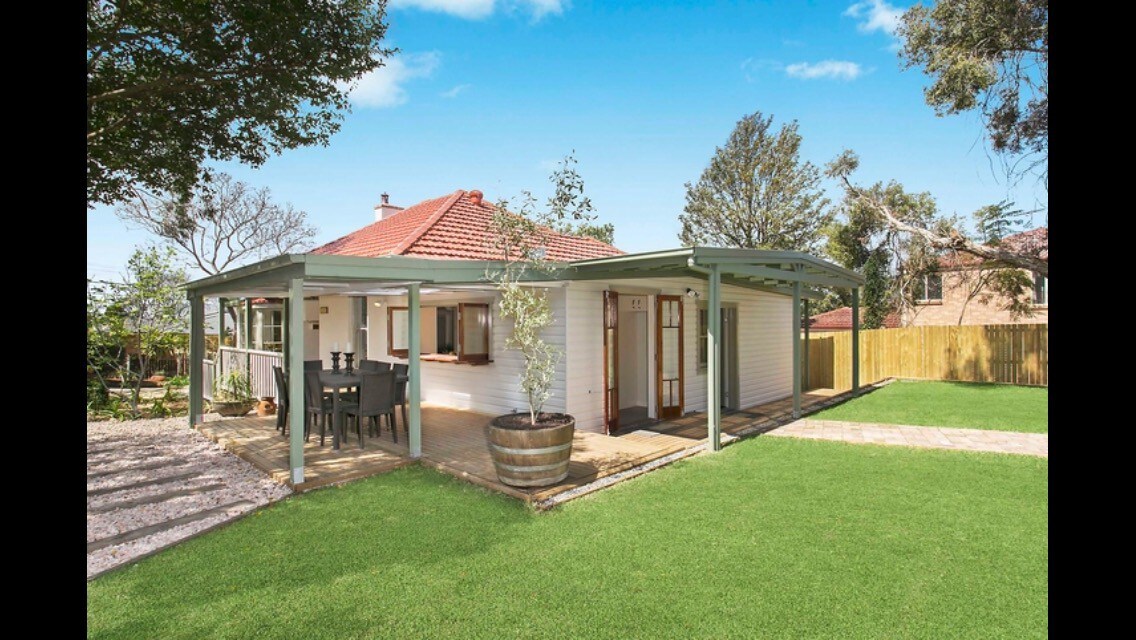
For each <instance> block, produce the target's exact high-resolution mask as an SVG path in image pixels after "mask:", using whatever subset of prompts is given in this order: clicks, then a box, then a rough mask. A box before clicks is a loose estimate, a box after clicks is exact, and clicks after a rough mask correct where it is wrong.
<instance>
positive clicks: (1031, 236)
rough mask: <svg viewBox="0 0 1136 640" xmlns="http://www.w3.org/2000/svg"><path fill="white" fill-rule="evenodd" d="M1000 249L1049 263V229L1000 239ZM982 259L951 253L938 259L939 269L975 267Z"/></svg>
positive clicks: (967, 254) (1045, 228)
mask: <svg viewBox="0 0 1136 640" xmlns="http://www.w3.org/2000/svg"><path fill="white" fill-rule="evenodd" d="M1001 246H1002V248H1003V249H1008V250H1010V251H1013V252H1015V253H1029V254H1033V255H1036V256H1037V257H1039V258H1041V259H1042V260H1045V261H1046V262H1049V227H1038V228H1037V229H1030V230H1029V231H1021V232H1019V233H1015V234H1011V235H1008V236H1006V237H1005V238H1002V245H1001ZM981 263H982V259H981V258H978V257H977V256H972V255H970V254H969V253H961V252H957V253H951V254H948V255H945V256H941V257H940V258H939V267H940V268H941V269H962V268H965V267H975V266H978V265H979V264H981Z"/></svg>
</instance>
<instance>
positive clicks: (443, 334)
mask: <svg viewBox="0 0 1136 640" xmlns="http://www.w3.org/2000/svg"><path fill="white" fill-rule="evenodd" d="M436 318H437V320H436V323H437V325H438V327H437V335H438V353H441V354H444V355H450V354H457V352H458V351H457V346H458V309H457V307H438V310H437V315H436Z"/></svg>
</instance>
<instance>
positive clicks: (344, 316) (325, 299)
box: [304, 296, 353, 369]
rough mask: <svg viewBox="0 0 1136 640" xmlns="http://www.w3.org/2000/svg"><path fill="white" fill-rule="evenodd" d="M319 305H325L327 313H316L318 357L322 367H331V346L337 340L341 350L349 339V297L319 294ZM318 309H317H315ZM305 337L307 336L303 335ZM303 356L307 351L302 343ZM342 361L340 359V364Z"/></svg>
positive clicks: (350, 332) (350, 328) (350, 329)
mask: <svg viewBox="0 0 1136 640" xmlns="http://www.w3.org/2000/svg"><path fill="white" fill-rule="evenodd" d="M319 307H327V313H320V314H316V318H318V319H319V358H320V360H322V361H323V368H324V369H330V368H331V346H332V344H334V343H336V342H338V343H339V349H340V351H342V350H343V349H344V348H345V347H346V346H347V341H348V340H350V339H351V335H352V333H353V332H352V327H350V326H349V325H350V324H351V298H349V297H347V296H320V299H319ZM317 311H318V309H317ZM304 337H305V338H307V336H306V335H305V336H304ZM304 353H305V356H306V355H307V353H308V347H307V345H304ZM342 364H343V362H342V361H340V365H342Z"/></svg>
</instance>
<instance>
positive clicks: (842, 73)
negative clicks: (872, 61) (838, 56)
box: [785, 60, 864, 80]
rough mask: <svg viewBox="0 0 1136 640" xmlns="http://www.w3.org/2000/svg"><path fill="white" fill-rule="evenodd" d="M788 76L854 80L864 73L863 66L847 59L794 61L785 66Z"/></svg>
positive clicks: (803, 78) (810, 78)
mask: <svg viewBox="0 0 1136 640" xmlns="http://www.w3.org/2000/svg"><path fill="white" fill-rule="evenodd" d="M785 73H786V74H788V75H789V77H790V78H800V79H801V80H819V79H823V80H855V79H856V78H859V77H860V75H861V74H862V73H864V69H863V67H861V66H860V65H858V64H856V63H855V62H848V61H847V60H822V61H820V62H796V63H794V64H791V65H789V66H787V67H785Z"/></svg>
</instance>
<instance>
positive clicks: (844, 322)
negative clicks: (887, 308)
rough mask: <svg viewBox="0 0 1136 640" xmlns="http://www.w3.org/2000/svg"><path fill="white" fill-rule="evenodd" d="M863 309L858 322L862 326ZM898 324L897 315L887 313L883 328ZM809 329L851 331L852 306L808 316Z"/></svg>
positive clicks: (893, 327)
mask: <svg viewBox="0 0 1136 640" xmlns="http://www.w3.org/2000/svg"><path fill="white" fill-rule="evenodd" d="M865 311H866V310H865V309H860V322H861V326H863V321H864V312H865ZM898 326H899V316H898V315H896V314H895V313H889V314H887V316H886V317H885V318H884V328H886V329H895V328H896V327H898ZM809 330H810V331H851V330H852V307H839V308H836V309H833V310H832V311H825V312H824V313H818V314H816V315H815V316H812V317H810V318H809Z"/></svg>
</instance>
